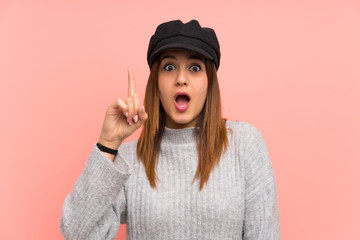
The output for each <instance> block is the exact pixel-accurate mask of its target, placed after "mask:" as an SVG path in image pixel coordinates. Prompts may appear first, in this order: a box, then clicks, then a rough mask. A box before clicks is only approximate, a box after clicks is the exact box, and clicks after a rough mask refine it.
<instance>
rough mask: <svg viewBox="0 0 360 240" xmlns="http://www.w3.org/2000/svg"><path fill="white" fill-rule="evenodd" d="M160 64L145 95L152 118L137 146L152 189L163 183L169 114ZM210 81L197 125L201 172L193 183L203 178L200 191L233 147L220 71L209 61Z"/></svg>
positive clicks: (152, 70)
mask: <svg viewBox="0 0 360 240" xmlns="http://www.w3.org/2000/svg"><path fill="white" fill-rule="evenodd" d="M159 65H160V60H159V59H158V60H157V61H155V62H154V63H153V65H152V67H151V71H150V75H149V79H148V82H147V86H146V91H145V99H144V107H145V109H146V112H147V114H148V119H147V120H146V121H145V123H144V126H143V129H142V131H141V135H140V138H139V140H138V143H137V157H138V159H139V161H141V162H142V163H143V165H144V167H145V169H146V175H147V177H148V180H149V182H150V185H151V187H152V188H156V182H157V181H158V180H159V181H160V179H159V178H158V177H157V176H156V173H155V168H156V166H157V162H158V160H159V159H158V157H159V152H160V144H161V138H162V136H163V133H164V129H165V111H164V109H163V107H162V105H161V102H160V97H159V87H158V81H157V79H158V70H159ZM205 66H206V74H207V78H208V89H207V96H206V100H205V103H204V106H203V108H202V110H201V112H200V114H199V117H198V120H197V122H196V128H195V129H197V131H196V143H197V151H198V159H199V160H198V168H197V171H196V174H195V177H194V179H193V183H194V181H195V180H196V179H199V178H200V189H199V191H201V190H202V188H203V186H204V184H205V183H207V181H208V179H209V176H210V172H211V170H212V169H213V167H214V166H215V164H216V165H218V164H219V163H220V157H221V154H222V153H223V152H225V151H226V149H227V146H228V144H229V141H228V138H227V132H226V127H225V121H226V120H225V119H222V118H221V100H220V89H219V84H218V79H217V74H216V67H215V65H214V63H212V62H211V61H205Z"/></svg>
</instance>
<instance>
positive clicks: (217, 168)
mask: <svg viewBox="0 0 360 240" xmlns="http://www.w3.org/2000/svg"><path fill="white" fill-rule="evenodd" d="M147 60H148V64H149V67H150V76H149V79H148V83H147V87H146V94H145V100H144V106H141V101H140V97H139V95H138V94H137V93H136V91H135V78H134V74H133V72H132V71H131V70H129V73H128V81H129V83H128V84H129V86H128V98H127V99H125V100H121V99H118V100H117V101H115V102H114V103H113V104H111V105H110V106H109V107H108V109H107V112H106V116H105V120H104V124H103V127H102V131H101V134H100V138H99V142H98V143H97V144H96V145H94V147H93V150H92V152H91V155H90V157H89V159H88V161H87V163H86V166H85V168H84V170H83V172H82V174H81V175H80V177H79V178H78V180H77V181H76V184H75V187H74V189H73V192H71V193H70V194H69V195H68V196H67V197H66V199H65V202H64V206H63V215H62V219H61V222H60V229H61V232H62V234H63V235H64V237H65V238H67V239H114V237H115V236H116V234H117V232H118V229H119V225H120V223H123V224H127V228H126V232H127V239H280V223H279V211H278V202H277V189H276V181H275V177H274V173H273V169H272V165H271V161H270V159H269V155H268V152H267V148H266V145H265V142H264V140H263V138H262V135H261V133H260V132H259V131H258V130H257V129H256V128H255V127H254V126H252V125H251V124H249V123H246V122H234V121H226V120H224V119H222V118H221V104H220V92H219V86H218V80H217V75H216V73H217V69H218V68H219V64H220V47H219V43H218V40H217V37H216V34H215V32H214V31H213V30H212V29H210V28H202V27H201V26H200V24H199V23H198V22H197V21H195V20H192V21H190V22H188V23H186V24H184V23H182V22H181V21H179V20H177V21H170V22H166V23H162V24H160V25H159V26H158V27H157V29H156V32H155V34H154V35H153V36H152V37H151V39H150V44H149V49H148V54H147ZM145 110H146V111H145ZM142 125H143V129H142V132H141V135H140V138H139V140H137V141H131V142H127V143H122V142H123V141H124V139H125V138H126V137H128V136H130V135H131V134H132V133H133V132H134V131H135V130H136V129H138V128H139V127H140V126H142Z"/></svg>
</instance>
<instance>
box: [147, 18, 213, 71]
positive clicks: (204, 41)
mask: <svg viewBox="0 0 360 240" xmlns="http://www.w3.org/2000/svg"><path fill="white" fill-rule="evenodd" d="M168 49H185V50H190V51H193V52H196V53H198V54H200V55H202V56H203V57H204V58H205V59H209V60H211V61H213V62H214V63H215V66H216V69H218V68H219V65H220V45H219V42H218V39H217V37H216V34H215V31H214V30H213V29H211V28H205V27H204V28H202V27H201V26H200V24H199V22H198V21H196V20H191V21H190V22H188V23H185V24H184V23H183V22H182V21H180V20H174V21H170V22H164V23H162V24H160V25H159V26H158V27H157V28H156V31H155V33H154V35H152V37H151V39H150V42H149V48H148V52H147V61H148V64H149V67H150V68H151V66H152V64H153V63H154V60H155V58H156V57H157V56H159V54H160V53H162V52H163V51H165V50H168Z"/></svg>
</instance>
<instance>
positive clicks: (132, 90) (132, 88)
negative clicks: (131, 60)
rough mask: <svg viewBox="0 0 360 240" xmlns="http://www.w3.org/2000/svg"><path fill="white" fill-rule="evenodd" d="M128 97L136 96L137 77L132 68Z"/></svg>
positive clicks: (129, 72)
mask: <svg viewBox="0 0 360 240" xmlns="http://www.w3.org/2000/svg"><path fill="white" fill-rule="evenodd" d="M128 80H129V82H128V96H129V97H131V96H133V95H134V94H135V75H134V72H133V71H132V69H131V68H129V69H128Z"/></svg>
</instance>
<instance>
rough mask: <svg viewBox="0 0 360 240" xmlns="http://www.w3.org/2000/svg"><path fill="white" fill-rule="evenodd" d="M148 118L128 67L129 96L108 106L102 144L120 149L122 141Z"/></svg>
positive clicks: (101, 137)
mask: <svg viewBox="0 0 360 240" xmlns="http://www.w3.org/2000/svg"><path fill="white" fill-rule="evenodd" d="M147 118H148V115H147V113H146V112H145V108H144V106H142V105H141V102H140V96H139V95H138V94H137V93H136V90H135V76H134V73H133V71H132V70H131V69H128V98H127V99H125V100H122V99H120V98H119V99H118V100H116V101H115V102H113V103H112V104H111V105H110V106H109V107H108V108H107V110H106V115H105V120H104V123H103V126H102V130H101V134H100V138H99V142H100V144H102V145H104V146H106V147H109V148H112V149H118V148H119V146H120V144H121V143H122V141H124V139H125V138H127V137H128V136H130V135H131V134H132V133H133V132H134V131H135V130H136V129H138V128H140V126H141V125H142V124H143V123H144V122H145V120H146V119H147Z"/></svg>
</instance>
